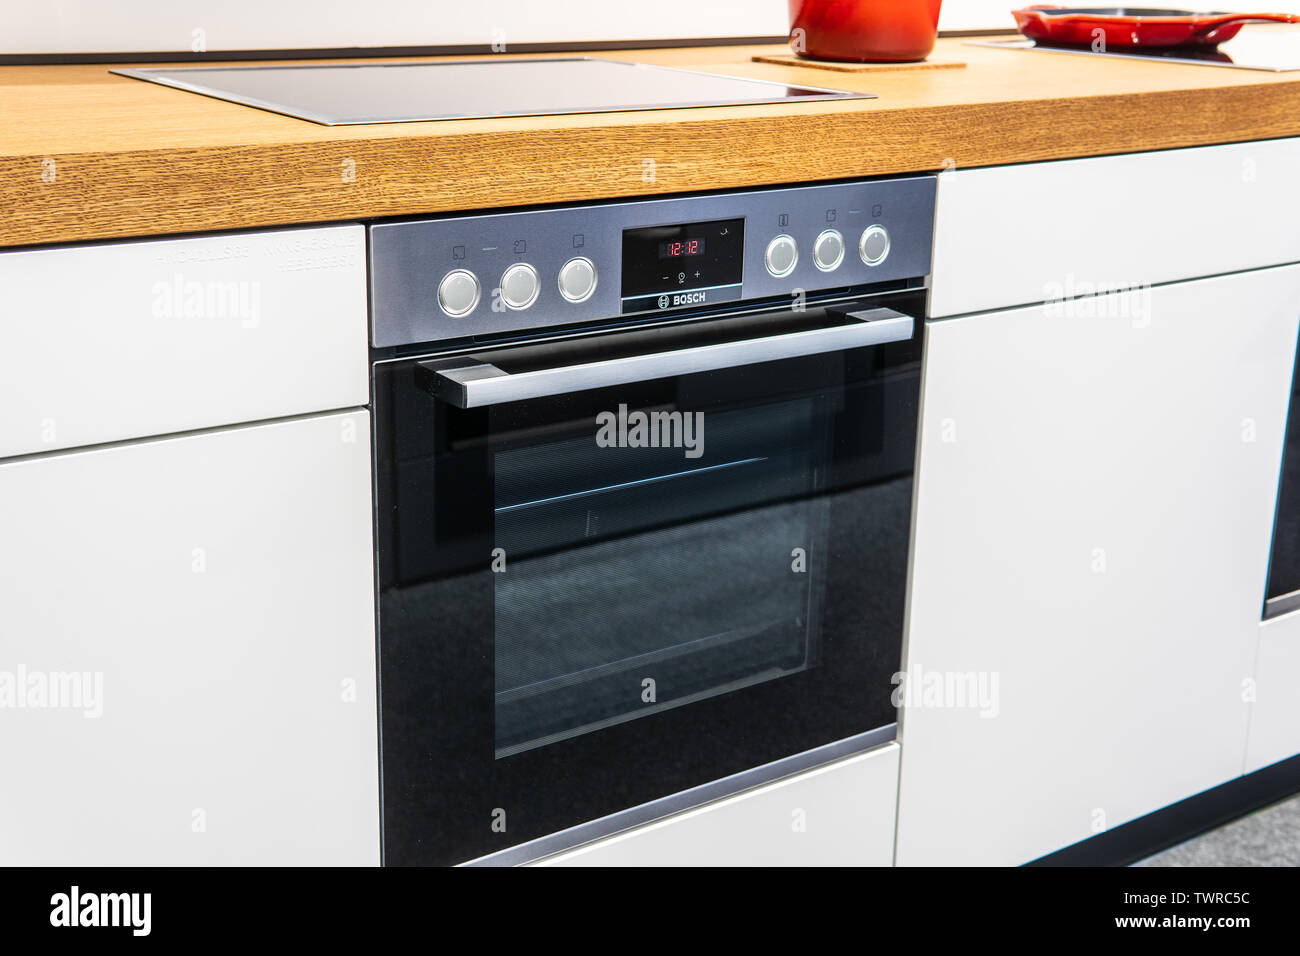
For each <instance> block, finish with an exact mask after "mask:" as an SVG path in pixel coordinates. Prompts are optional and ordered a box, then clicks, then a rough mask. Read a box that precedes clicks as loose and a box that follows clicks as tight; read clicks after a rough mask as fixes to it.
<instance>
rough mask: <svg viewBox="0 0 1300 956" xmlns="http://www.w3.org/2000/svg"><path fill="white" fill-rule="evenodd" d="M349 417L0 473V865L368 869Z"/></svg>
mask: <svg viewBox="0 0 1300 956" xmlns="http://www.w3.org/2000/svg"><path fill="white" fill-rule="evenodd" d="M368 422H369V415H368V414H367V413H366V412H364V411H357V412H349V413H345V414H334V415H324V416H317V417H310V418H302V419H297V420H294V421H290V422H277V423H271V424H264V425H255V426H248V427H243V428H235V429H229V430H224V431H215V432H208V433H205V434H201V435H189V436H182V437H177V438H172V439H166V440H159V441H148V442H138V443H132V444H126V445H118V446H114V447H110V448H101V449H92V450H87V451H80V452H69V453H64V454H57V455H51V456H46V457H42V458H29V459H23V460H19V461H11V462H7V463H0V541H3V546H2V547H0V753H2V754H4V761H5V768H4V780H5V785H3V786H0V863H5V864H26V865H59V866H64V865H67V866H98V865H108V864H112V865H153V864H159V865H173V864H344V863H357V864H374V863H378V860H379V806H378V756H377V752H376V751H377V748H376V737H377V728H376V721H375V709H376V700H375V672H374V667H375V663H374V662H375V646H374V588H373V572H372V565H373V551H372V544H371V541H372V534H371V511H370V501H371V498H370V461H369V446H370V442H369V435H370V431H369V424H368Z"/></svg>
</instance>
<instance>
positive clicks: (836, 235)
mask: <svg viewBox="0 0 1300 956" xmlns="http://www.w3.org/2000/svg"><path fill="white" fill-rule="evenodd" d="M843 261H844V237H843V236H841V235H840V231H839V230H838V229H827V230H826V231H825V232H823V233H822V234H821V235H820V236H818V237H817V241H816V242H814V243H813V264H814V265H815V266H817V268H818V269H820V270H821V271H822V272H834V271H835V270H836V269H838V268H839V267H840V263H841V262H843Z"/></svg>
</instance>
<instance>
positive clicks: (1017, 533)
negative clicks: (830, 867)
mask: <svg viewBox="0 0 1300 956" xmlns="http://www.w3.org/2000/svg"><path fill="white" fill-rule="evenodd" d="M1145 296H1146V297H1145V298H1144V299H1139V300H1137V301H1128V300H1125V298H1124V297H1122V296H1106V297H1100V298H1094V299H1091V300H1080V301H1078V302H1075V303H1065V304H1063V305H1062V306H1056V307H1053V306H1048V305H1040V306H1034V307H1031V308H1022V309H1013V310H1008V311H1002V312H994V313H988V314H982V315H975V316H968V317H962V318H957V319H950V320H943V321H936V322H931V323H930V324H929V326H928V328H927V353H926V363H927V364H926V371H925V384H924V390H923V400H922V401H923V411H922V438H921V447H920V452H919V455H920V459H919V461H920V464H919V470H918V489H917V504H916V515H917V518H916V528H915V538H914V552H913V566H912V592H911V596H910V612H909V614H910V621H909V631H908V637H907V646H906V649H905V660H906V662H907V669H908V674H909V681H910V687H911V690H910V691H909V693H911V695H912V696H911V698H909V699H904V706H903V710H902V722H901V737H900V742H901V744H902V747H903V754H904V757H903V761H902V769H901V787H900V803H899V839H898V861H899V863H900V864H905V865H911V864H1018V863H1023V862H1026V861H1028V860H1030V859H1033V858H1035V857H1038V856H1040V855H1043V854H1046V853H1049V852H1051V851H1054V850H1057V849H1059V848H1061V847H1064V846H1066V845H1068V844H1071V843H1074V842H1076V841H1079V840H1083V839H1085V838H1087V837H1089V836H1092V835H1093V834H1094V833H1096V832H1099V831H1100V830H1102V829H1106V828H1109V827H1113V826H1116V825H1118V824H1121V823H1124V822H1126V821H1128V820H1132V819H1134V818H1135V817H1138V816H1141V815H1143V814H1145V813H1148V812H1150V811H1152V810H1156V809H1158V808H1160V807H1162V806H1165V805H1167V804H1170V803H1173V802H1174V801H1177V800H1180V799H1182V798H1184V797H1188V796H1191V795H1192V794H1194V793H1197V792H1198V791H1201V790H1204V789H1206V788H1208V787H1212V786H1215V785H1217V784H1220V783H1223V782H1225V781H1227V780H1229V779H1231V778H1233V777H1235V776H1237V775H1239V774H1240V773H1241V772H1242V763H1243V752H1244V742H1245V739H1246V725H1247V709H1248V708H1247V703H1246V699H1247V696H1248V695H1247V694H1246V690H1247V686H1248V685H1247V682H1248V679H1249V678H1250V677H1251V674H1252V665H1253V660H1254V650H1255V642H1256V639H1257V635H1258V632H1259V615H1260V608H1261V606H1262V603H1263V596H1264V581H1265V575H1266V572H1267V562H1268V551H1269V541H1270V537H1271V531H1272V519H1273V502H1274V498H1275V494H1276V487H1277V476H1278V469H1279V464H1280V461H1281V454H1282V443H1283V435H1284V430H1285V420H1286V406H1287V397H1288V394H1289V390H1290V377H1291V362H1292V358H1293V356H1294V348H1295V341H1296V333H1297V320H1298V318H1300V267H1297V266H1289V267H1283V268H1277V269H1268V270H1261V271H1258V272H1251V273H1242V274H1238V275H1233V276H1226V277H1219V278H1213V279H1206V280H1202V281H1195V282H1186V283H1178V284H1172V285H1167V286H1161V287H1156V288H1154V289H1150V290H1148V291H1147V292H1146V294H1145ZM980 681H983V683H982V684H981V683H979V682H980ZM981 688H982V689H983V690H984V691H986V692H987V693H986V694H985V695H984V699H982V698H981V697H980V695H979V694H978V693H977V692H978V691H979V690H980V689H981ZM1260 690H1261V693H1263V691H1264V685H1263V683H1262V682H1261V688H1260ZM927 691H932V693H929V694H927V693H926V692H927ZM963 691H964V692H965V697H964V698H963V697H962V693H963Z"/></svg>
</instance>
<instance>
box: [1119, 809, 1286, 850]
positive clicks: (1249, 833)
mask: <svg viewBox="0 0 1300 956" xmlns="http://www.w3.org/2000/svg"><path fill="white" fill-rule="evenodd" d="M1134 865H1135V866H1300V796H1296V797H1291V798H1290V799H1288V800H1283V801H1282V802H1281V803H1275V804H1273V806H1271V807H1265V808H1264V809H1263V810H1257V811H1256V812H1255V813H1252V814H1250V815H1249V816H1246V817H1243V818H1241V819H1240V820H1234V821H1233V822H1232V823H1228V824H1225V825H1224V826H1221V827H1219V828H1218V829H1217V830H1211V831H1210V832H1209V833H1205V834H1202V835H1201V836H1198V837H1196V838H1194V839H1191V840H1188V841H1187V842H1186V843H1180V844H1179V845H1178V846H1175V847H1171V848H1170V849H1168V850H1165V851H1164V852H1163V853H1157V854H1156V855H1155V856H1151V857H1147V858H1146V859H1145V860H1141V861H1139V862H1138V863H1136V864H1134Z"/></svg>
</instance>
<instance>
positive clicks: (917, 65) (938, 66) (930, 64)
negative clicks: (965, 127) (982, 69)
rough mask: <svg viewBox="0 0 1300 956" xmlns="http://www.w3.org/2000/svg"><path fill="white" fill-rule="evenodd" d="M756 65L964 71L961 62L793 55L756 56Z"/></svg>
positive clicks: (852, 70)
mask: <svg viewBox="0 0 1300 956" xmlns="http://www.w3.org/2000/svg"><path fill="white" fill-rule="evenodd" d="M753 60H754V62H755V63H776V64H778V65H780V66H807V67H811V68H813V69H815V70H835V71H837V72H840V73H884V72H886V71H890V70H963V69H965V68H966V64H965V63H963V62H962V61H960V60H918V61H916V62H914V63H846V62H843V61H841V60H808V59H805V58H804V57H801V56H795V55H794V54H792V53H771V54H762V53H760V54H755V56H754V57H753Z"/></svg>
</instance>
